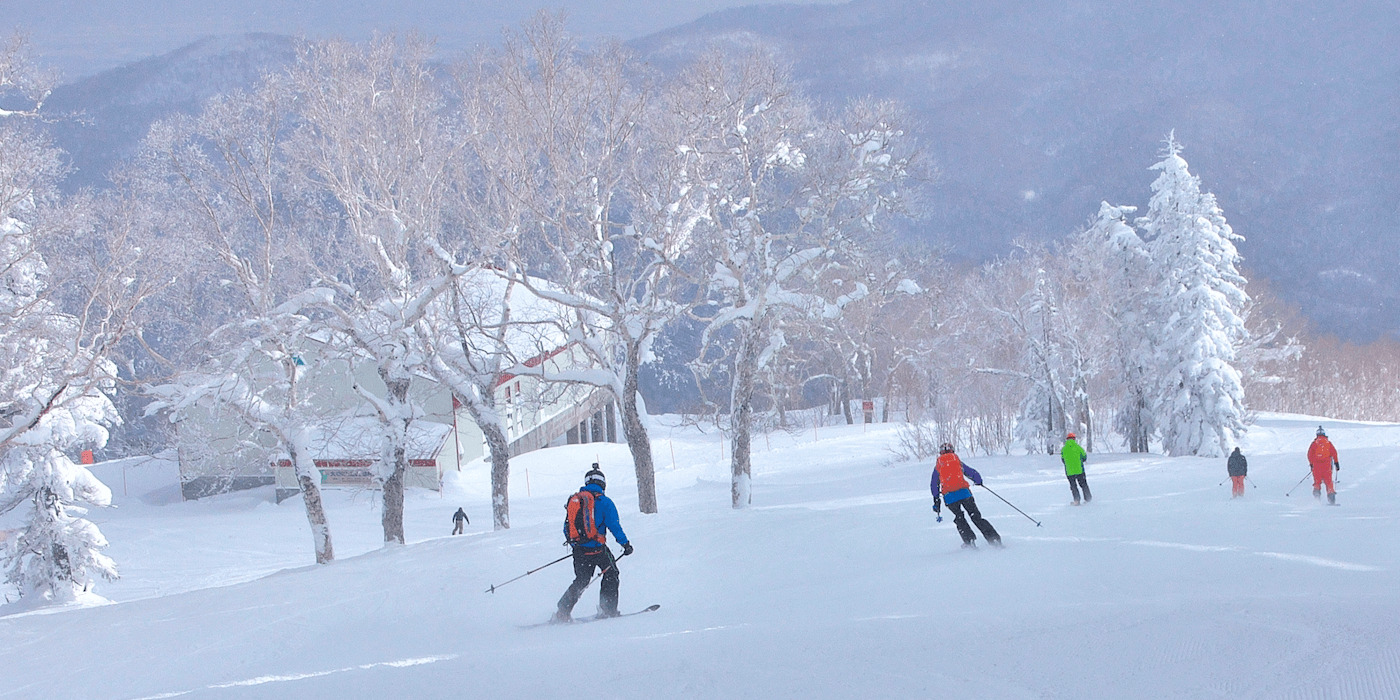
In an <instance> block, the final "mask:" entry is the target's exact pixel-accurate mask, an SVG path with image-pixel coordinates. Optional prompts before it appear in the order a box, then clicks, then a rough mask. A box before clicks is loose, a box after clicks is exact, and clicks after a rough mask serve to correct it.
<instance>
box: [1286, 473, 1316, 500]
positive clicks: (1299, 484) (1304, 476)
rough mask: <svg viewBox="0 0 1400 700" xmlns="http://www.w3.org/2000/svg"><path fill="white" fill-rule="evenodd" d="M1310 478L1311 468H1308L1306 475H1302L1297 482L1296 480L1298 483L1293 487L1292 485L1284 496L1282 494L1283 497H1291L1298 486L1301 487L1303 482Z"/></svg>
mask: <svg viewBox="0 0 1400 700" xmlns="http://www.w3.org/2000/svg"><path fill="white" fill-rule="evenodd" d="M1310 476H1312V467H1308V473H1307V474H1304V475H1303V478H1301V479H1299V480H1298V483H1296V484H1294V485H1293V488H1291V489H1288V493H1285V494H1283V495H1284V496H1291V495H1293V491H1294V490H1295V489H1297V488H1298V487H1299V486H1302V485H1303V482H1304V481H1307V480H1308V477H1310Z"/></svg>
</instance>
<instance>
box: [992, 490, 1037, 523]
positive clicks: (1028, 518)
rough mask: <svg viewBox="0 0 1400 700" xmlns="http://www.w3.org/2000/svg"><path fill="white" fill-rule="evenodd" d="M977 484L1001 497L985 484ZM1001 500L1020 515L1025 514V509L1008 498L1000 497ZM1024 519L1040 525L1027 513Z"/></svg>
mask: <svg viewBox="0 0 1400 700" xmlns="http://www.w3.org/2000/svg"><path fill="white" fill-rule="evenodd" d="M978 486H981V487H982V488H984V489H987V491H988V493H991V494H992V495H993V496H996V497H997V498H1001V494H999V493H997V492H996V491H993V490H991V489H990V488H988V487H987V485H986V484H978ZM1001 502H1002V503H1005V504H1006V505H1008V506H1011V509H1012V510H1014V511H1016V512H1017V513H1020V514H1021V515H1026V511H1024V510H1021V509H1020V508H1017V507H1016V506H1014V505H1012V504H1011V501H1008V500H1006V499H1005V498H1001ZM1026 519H1027V520H1029V521H1031V522H1033V523H1035V526H1036V527H1040V521H1039V520H1036V519H1035V518H1032V517H1031V516H1029V515H1026Z"/></svg>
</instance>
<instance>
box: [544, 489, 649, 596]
mask: <svg viewBox="0 0 1400 700" xmlns="http://www.w3.org/2000/svg"><path fill="white" fill-rule="evenodd" d="M583 481H584V483H583V488H581V489H579V491H578V493H575V494H574V495H572V496H570V497H569V502H568V504H567V505H566V506H565V512H566V517H565V519H564V538H565V539H566V540H567V541H568V543H569V546H571V547H573V557H574V582H573V583H571V584H569V589H568V590H566V591H564V596H563V597H562V598H560V599H559V609H558V610H557V611H556V612H555V613H554V617H552V618H550V621H551V622H569V621H571V620H572V619H573V617H572V614H573V610H574V604H575V603H577V602H578V599H579V597H580V596H582V595H583V589H585V588H587V587H588V583H589V582H590V581H592V580H593V569H594V568H597V569H601V570H602V571H603V584H602V590H600V591H599V593H598V617H617V616H618V614H619V613H618V610H617V598H618V590H617V589H618V576H617V559H616V558H614V557H613V553H612V550H610V549H608V544H607V542H608V534H607V533H608V531H609V530H610V531H612V534H613V537H616V538H617V542H618V544H620V545H622V556H624V557H625V556H627V555H629V554H631V553H632V544H631V543H630V542H628V541H627V535H626V534H624V533H623V532H622V523H621V522H619V521H618V517H617V506H616V505H614V504H613V502H612V499H610V498H608V497H607V496H605V495H603V490H604V489H605V488H607V485H608V483H607V479H606V478H605V477H604V476H603V472H602V471H601V470H599V469H598V464H597V463H596V462H594V463H593V467H592V468H591V469H589V470H588V473H587V474H585V475H584V477H583Z"/></svg>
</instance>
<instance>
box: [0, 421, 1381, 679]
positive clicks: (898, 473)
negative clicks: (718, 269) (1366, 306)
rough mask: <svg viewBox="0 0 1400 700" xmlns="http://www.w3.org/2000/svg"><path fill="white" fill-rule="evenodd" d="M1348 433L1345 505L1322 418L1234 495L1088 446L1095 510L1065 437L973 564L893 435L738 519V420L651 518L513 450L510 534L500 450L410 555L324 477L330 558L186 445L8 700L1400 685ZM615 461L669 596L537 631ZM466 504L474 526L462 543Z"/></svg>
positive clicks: (685, 450) (114, 479)
mask: <svg viewBox="0 0 1400 700" xmlns="http://www.w3.org/2000/svg"><path fill="white" fill-rule="evenodd" d="M1326 425H1327V426H1328V429H1329V433H1330V434H1331V436H1332V438H1333V441H1334V442H1335V443H1336V444H1337V445H1338V448H1339V450H1340V452H1341V463H1342V471H1341V478H1342V481H1341V483H1340V488H1339V495H1338V500H1339V502H1340V503H1341V504H1342V505H1341V506H1340V507H1337V508H1328V507H1325V506H1322V505H1319V504H1318V502H1316V501H1314V500H1313V498H1312V497H1311V496H1310V495H1309V493H1308V487H1307V485H1305V486H1304V487H1302V488H1300V489H1298V490H1297V491H1295V492H1294V493H1293V495H1292V496H1291V497H1285V496H1284V493H1285V491H1287V490H1288V489H1289V487H1290V486H1292V485H1293V484H1294V483H1295V482H1297V481H1298V479H1299V478H1300V477H1302V476H1303V475H1304V474H1305V473H1306V467H1305V462H1304V457H1303V450H1304V449H1305V447H1306V445H1307V443H1308V442H1309V441H1310V440H1311V436H1312V432H1313V430H1315V428H1316V426H1317V420H1315V419H1310V418H1303V417H1289V416H1264V417H1263V418H1262V419H1261V420H1260V422H1259V423H1258V424H1257V425H1256V426H1255V427H1254V429H1253V430H1252V431H1251V433H1250V435H1249V438H1248V440H1247V441H1246V443H1245V452H1246V454H1247V455H1248V456H1249V458H1250V476H1251V478H1252V479H1253V482H1254V483H1255V484H1257V488H1251V489H1249V491H1248V494H1247V496H1246V497H1245V498H1244V499H1243V500H1238V501H1232V500H1230V498H1229V486H1228V484H1227V485H1217V484H1219V482H1221V481H1222V480H1224V479H1225V465H1224V460H1202V459H1193V458H1178V459H1168V458H1163V457H1159V456H1128V455H1100V454H1095V455H1092V456H1091V457H1090V460H1089V463H1088V474H1089V482H1090V485H1091V486H1092V487H1093V489H1094V495H1095V499H1094V501H1093V503H1092V504H1090V505H1088V506H1086V507H1078V508H1073V507H1070V506H1069V505H1068V501H1069V493H1068V489H1067V488H1066V484H1065V481H1064V478H1063V477H1062V476H1061V470H1060V467H1059V464H1058V462H1057V459H1056V458H1055V457H1053V456H1044V455H1034V456H1009V457H968V462H969V463H971V464H972V465H974V466H976V467H977V468H979V469H980V470H981V472H982V474H983V475H984V476H985V477H986V479H987V484H988V485H989V486H990V487H991V488H993V489H995V490H996V491H997V492H998V493H1000V494H1001V495H1002V496H1004V497H1006V498H1007V499H1010V500H1011V501H1012V502H1014V503H1016V504H1017V505H1018V506H1020V507H1021V508H1022V509H1024V510H1025V511H1027V512H1028V513H1030V514H1031V515H1032V516H1034V518H1035V519H1037V520H1040V521H1041V522H1042V523H1043V527H1036V526H1035V525H1034V524H1032V523H1031V522H1030V521H1029V520H1027V519H1026V518H1023V517H1022V516H1021V515H1019V514H1017V513H1016V512H1014V511H1013V510H1011V509H1010V508H1009V507H1007V506H1006V505H1004V504H1003V503H1001V502H1000V501H998V500H997V499H996V498H995V497H994V496H993V495H992V494H991V493H988V492H986V491H982V490H980V489H979V490H977V493H976V495H977V500H978V503H979V505H980V506H981V508H982V510H983V512H984V513H985V514H987V515H988V516H989V517H990V519H991V520H992V522H993V523H994V524H995V525H996V527H997V528H998V529H999V530H1000V531H1001V533H1002V535H1003V536H1004V537H1005V541H1006V543H1007V547H1006V549H1004V550H978V551H964V550H961V549H959V547H958V539H957V536H956V534H955V532H954V531H953V527H952V524H951V523H950V522H948V521H947V520H946V519H945V521H944V522H943V523H941V524H938V523H935V522H934V520H933V513H932V512H931V511H930V509H929V504H930V498H929V494H928V490H927V484H928V476H929V465H928V464H912V463H891V461H890V458H891V455H890V453H889V451H888V447H889V446H891V445H892V444H893V443H894V442H895V429H894V428H893V427H892V426H859V425H857V426H849V427H847V426H839V427H821V428H818V429H816V430H815V431H814V430H813V429H811V428H810V427H809V428H807V429H806V430H805V431H801V432H797V433H794V434H786V433H779V434H775V435H770V436H769V437H768V438H767V440H764V439H760V440H758V441H757V443H756V445H755V448H756V454H755V456H754V463H755V475H754V503H755V505H754V507H752V508H751V509H748V510H746V511H739V512H736V511H733V510H731V509H730V508H729V507H728V501H729V499H728V490H729V487H728V482H727V478H726V476H725V470H726V463H725V462H724V461H723V458H724V457H726V456H727V454H724V453H723V451H722V447H721V441H720V440H719V438H718V437H717V436H716V435H715V434H714V433H713V432H711V433H709V434H702V433H699V432H697V431H695V430H694V429H690V428H675V429H674V430H672V429H670V428H668V427H666V426H665V425H663V426H661V427H659V428H658V429H657V430H656V431H655V437H656V442H655V452H656V454H657V457H658V460H657V461H658V465H659V467H660V469H661V472H660V474H658V490H659V492H660V494H661V508H662V512H661V513H660V514H659V515H655V516H645V517H644V516H641V515H639V514H637V513H636V499H635V493H633V483H632V480H631V478H630V477H629V475H628V474H627V469H626V468H625V467H624V465H625V464H626V459H625V457H626V455H625V452H624V451H623V448H622V446H619V445H579V446H571V447H566V448H558V449H553V450H544V451H541V452H536V453H533V454H530V455H526V456H524V457H521V458H517V459H516V460H514V461H513V463H512V464H513V465H514V478H513V483H512V516H513V517H512V522H513V523H515V524H516V527H515V528H513V529H512V530H509V531H506V532H490V531H488V530H487V528H489V522H490V518H489V516H488V508H487V494H488V490H487V486H486V473H485V470H484V467H482V466H479V465H478V466H476V467H473V468H471V469H469V470H468V471H465V472H463V473H462V474H461V475H460V476H458V475H455V474H454V475H450V476H451V477H452V478H450V479H449V484H448V489H447V491H446V492H445V493H444V494H442V495H439V494H435V493H431V494H430V493H424V492H415V493H412V494H411V495H410V499H409V503H408V514H407V530H408V534H409V537H410V539H411V540H413V543H412V544H410V545H408V546H404V547H391V548H388V549H382V548H380V547H379V545H378V542H377V540H378V537H379V532H378V515H377V513H376V512H374V503H375V502H376V499H374V498H372V497H371V496H370V495H369V494H365V493H360V494H355V493H348V492H328V493H329V497H330V504H329V505H330V517H331V519H332V522H331V524H332V527H333V528H334V533H335V537H336V545H337V551H338V552H339V554H340V559H339V560H338V561H337V562H335V563H334V564H332V565H330V566H324V567H316V566H312V565H309V564H307V562H309V561H310V560H311V548H310V536H309V534H308V532H307V528H306V525H305V520H304V517H303V516H302V514H301V512H300V509H299V505H298V504H297V503H296V502H295V501H289V502H286V503H284V504H282V505H280V506H276V505H273V504H272V503H271V502H270V494H268V493H265V492H252V493H246V494H237V495H230V496H224V497H219V498H213V499H208V500H206V501H201V502H196V503H182V502H175V501H171V500H170V498H169V495H170V494H169V491H168V481H169V479H170V477H171V473H170V471H169V466H168V463H161V462H142V463H128V464H126V465H125V471H126V479H127V482H126V495H123V487H122V484H121V483H120V481H119V480H120V478H121V477H120V472H121V471H122V466H123V465H122V464H111V465H103V466H100V467H99V469H98V472H99V474H100V475H101V476H103V477H104V478H105V479H106V480H107V481H108V483H109V484H111V485H112V487H113V490H114V492H115V493H116V494H117V496H116V501H117V503H118V505H119V506H120V507H119V508H117V509H114V510H108V511H104V512H100V513H94V516H93V519H94V520H97V521H98V522H99V523H100V524H101V526H102V528H103V531H104V532H105V533H106V534H107V536H108V537H109V539H111V541H112V543H113V544H112V548H111V550H110V553H111V554H112V555H113V556H114V557H115V558H116V559H117V560H118V562H119V563H120V564H121V566H122V567H123V571H124V574H125V578H124V579H123V580H122V581H120V582H116V583H112V584H107V585H105V586H103V587H101V588H100V589H99V590H98V591H97V592H98V593H100V594H102V595H104V596H107V597H108V598H111V599H113V600H115V601H117V603H116V604H114V605H107V606H101V607H90V608H76V609H69V610H63V611H58V612H54V613H52V614H32V613H28V614H18V615H14V614H12V615H9V616H7V617H0V667H3V668H4V669H5V683H4V684H3V685H0V698H10V697H14V698H21V697H23V698H29V697H43V698H173V697H192V698H193V697H201V698H203V697H211V698H223V697H239V698H244V697H269V698H271V697H278V698H281V697H309V698H322V697H327V698H329V697H336V698H339V697H415V698H418V697H422V698H438V697H441V698H461V697H521V698H526V697H531V698H540V697H564V696H576V695H578V694H579V693H580V692H586V693H587V694H588V695H590V696H597V697H637V698H643V697H645V698H657V697H724V698H732V697H809V698H826V697H943V696H947V697H982V698H1089V697H1099V698H1164V697H1244V698H1394V697H1400V631H1397V630H1396V629H1395V625H1394V621H1395V619H1397V613H1400V601H1397V599H1396V597H1395V591H1396V590H1397V588H1398V586H1397V584H1400V573H1398V572H1400V541H1398V540H1397V536H1396V524H1397V520H1400V511H1397V509H1396V508H1395V506H1394V495H1395V493H1396V490H1397V486H1400V450H1397V445H1400V426H1396V425H1373V424H1355V423H1353V424H1342V423H1339V422H1333V421H1327V422H1326ZM672 454H674V462H673V458H672V456H671V455H672ZM595 459H596V460H599V461H601V463H602V465H603V466H604V468H605V469H606V470H607V471H608V476H609V484H610V486H609V492H610V493H611V494H612V495H613V496H614V497H615V498H616V499H617V500H618V502H619V506H620V510H621V511H622V519H623V525H624V527H625V528H626V530H627V532H628V535H629V536H630V537H631V538H632V540H633V542H634V544H635V545H636V547H637V551H636V554H635V555H634V556H632V557H629V558H627V559H624V560H622V564H621V570H622V607H623V608H624V610H631V609H638V608H641V607H643V606H645V605H647V604H650V603H660V604H662V608H661V610H660V611H658V612H656V613H651V614H647V615H642V616H638V617H632V618H625V619H621V620H612V621H607V622H601V623H597V624H589V625H580V626H571V627H542V628H535V629H522V627H521V626H522V625H527V624H529V623H534V622H539V621H542V620H544V619H545V618H546V617H547V616H548V615H549V613H550V612H551V611H552V608H553V605H554V601H555V600H556V599H557V597H558V596H559V594H560V593H561V592H562V591H563V589H564V587H565V586H566V585H567V583H568V580H569V578H570V573H569V571H568V570H567V564H560V565H558V566H555V567H551V568H547V569H544V570H543V571H540V572H539V573H537V574H534V575H532V576H529V577H526V578H525V579H523V580H521V581H519V582H516V583H513V584H511V585H509V586H506V587H505V588H503V589H501V590H499V591H498V592H497V593H495V594H494V595H489V594H486V593H484V590H485V589H486V588H487V586H488V585H490V584H491V583H498V582H500V581H503V580H505V579H508V578H510V577H512V576H516V575H518V574H520V573H523V572H524V571H525V570H527V569H530V568H533V567H535V566H539V565H540V564H543V563H545V562H548V561H549V560H551V559H554V558H556V557H558V556H561V555H562V554H564V549H563V548H562V547H560V545H559V541H560V535H559V519H560V515H561V511H562V505H563V502H564V498H565V496H566V494H567V493H569V492H570V491H572V490H573V489H574V488H576V486H577V481H578V480H579V478H580V477H581V475H582V473H583V471H584V470H585V469H586V467H587V464H588V463H589V462H592V461H594V460H595ZM673 464H674V466H673ZM527 471H528V483H527V477H526V474H527ZM138 494H139V495H138ZM458 505H465V506H466V510H467V512H468V513H469V514H470V515H471V516H473V519H472V525H470V526H469V527H468V533H467V535H465V536H461V537H449V536H440V535H446V533H447V532H448V531H449V530H450V527H451V520H450V518H451V513H452V512H453V510H455V509H456V507H457V506H458ZM596 595H597V593H596V587H595V588H593V589H590V590H589V591H588V592H587V593H586V594H585V597H584V600H583V602H582V603H581V604H580V605H579V608H578V609H577V610H576V612H577V613H579V614H587V613H589V612H591V610H592V607H593V602H594V601H595V600H596ZM6 612H8V611H7V609H6V608H4V607H0V615H4V614H5V613H6ZM580 684H582V685H580ZM580 687H582V688H586V690H582V691H581V690H580Z"/></svg>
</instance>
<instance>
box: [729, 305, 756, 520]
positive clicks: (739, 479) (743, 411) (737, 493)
mask: <svg viewBox="0 0 1400 700" xmlns="http://www.w3.org/2000/svg"><path fill="white" fill-rule="evenodd" d="M757 338H758V329H756V328H754V327H753V325H752V324H751V325H749V326H748V327H746V328H745V329H744V339H743V344H742V346H741V347H740V349H739V356H738V357H736V358H735V359H734V392H733V394H732V395H731V397H730V407H729V411H730V425H731V427H732V428H733V431H734V439H733V442H732V443H731V446H732V447H733V450H732V452H733V460H732V462H731V466H730V489H729V491H730V497H731V499H732V502H733V503H732V504H733V506H734V507H735V508H743V507H745V506H748V505H749V504H751V503H753V492H752V484H751V483H750V482H751V478H752V466H751V465H750V463H749V440H750V432H751V430H752V425H753V385H754V374H755V372H756V370H757V368H756V367H754V364H755V363H757V361H758V351H757V347H756V346H757V345H758V340H757Z"/></svg>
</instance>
